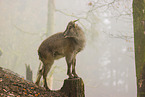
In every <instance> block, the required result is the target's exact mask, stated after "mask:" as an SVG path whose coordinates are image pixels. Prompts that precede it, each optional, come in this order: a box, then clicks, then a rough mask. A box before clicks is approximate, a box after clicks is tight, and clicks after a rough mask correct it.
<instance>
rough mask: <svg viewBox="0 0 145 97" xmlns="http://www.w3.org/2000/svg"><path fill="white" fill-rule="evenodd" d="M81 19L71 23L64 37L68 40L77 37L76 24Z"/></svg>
mask: <svg viewBox="0 0 145 97" xmlns="http://www.w3.org/2000/svg"><path fill="white" fill-rule="evenodd" d="M78 20H79V19H77V20H74V21H70V22H69V23H68V25H67V28H66V30H65V31H64V33H63V34H64V37H65V38H67V37H74V36H76V35H77V30H76V28H77V25H76V24H75V22H77V21H78Z"/></svg>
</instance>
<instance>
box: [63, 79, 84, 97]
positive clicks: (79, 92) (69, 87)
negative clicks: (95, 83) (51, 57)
mask: <svg viewBox="0 0 145 97" xmlns="http://www.w3.org/2000/svg"><path fill="white" fill-rule="evenodd" d="M61 91H62V92H64V93H65V94H66V95H67V96H68V97H85V92H84V83H83V80H82V79H81V78H75V79H66V80H64V84H63V87H62V88H61Z"/></svg>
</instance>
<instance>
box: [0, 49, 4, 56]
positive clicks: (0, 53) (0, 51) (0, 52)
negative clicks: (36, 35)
mask: <svg viewBox="0 0 145 97" xmlns="http://www.w3.org/2000/svg"><path fill="white" fill-rule="evenodd" d="M2 54H3V53H2V50H1V48H0V56H1V55H2Z"/></svg>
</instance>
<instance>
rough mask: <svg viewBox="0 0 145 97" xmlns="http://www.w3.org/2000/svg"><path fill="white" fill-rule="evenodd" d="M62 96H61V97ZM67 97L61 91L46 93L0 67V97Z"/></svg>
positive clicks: (41, 88)
mask: <svg viewBox="0 0 145 97" xmlns="http://www.w3.org/2000/svg"><path fill="white" fill-rule="evenodd" d="M62 95H63V96H62ZM31 96H32V97H38V96H40V97H42V96H43V97H67V96H65V94H64V93H63V92H61V91H59V90H58V91H47V90H45V89H44V88H43V87H40V86H37V85H35V84H34V83H33V82H30V81H26V80H25V79H24V78H21V77H20V76H19V75H18V74H16V73H14V72H12V71H10V70H8V69H4V68H2V67H0V97H31Z"/></svg>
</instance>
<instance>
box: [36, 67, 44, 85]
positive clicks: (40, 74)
mask: <svg viewBox="0 0 145 97" xmlns="http://www.w3.org/2000/svg"><path fill="white" fill-rule="evenodd" d="M42 74H43V67H42V69H40V70H39V72H38V74H37V79H36V82H35V84H36V85H39V82H40V79H41V76H42Z"/></svg>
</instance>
